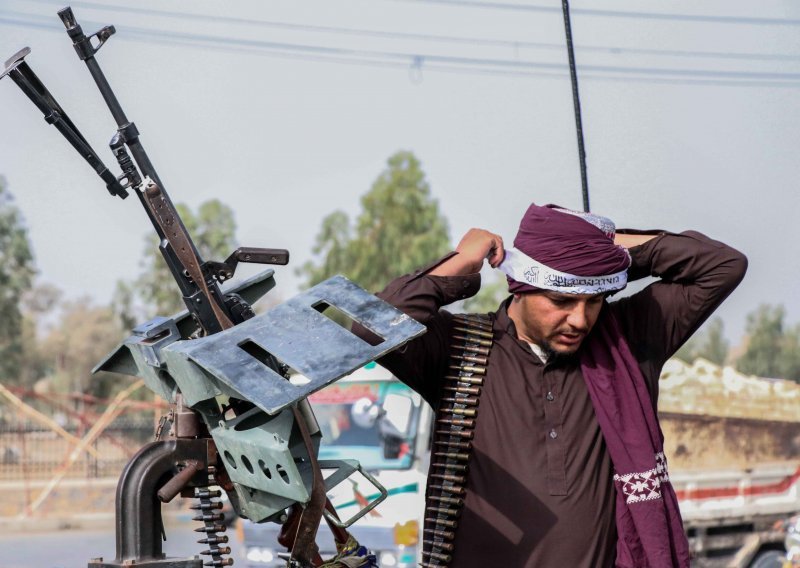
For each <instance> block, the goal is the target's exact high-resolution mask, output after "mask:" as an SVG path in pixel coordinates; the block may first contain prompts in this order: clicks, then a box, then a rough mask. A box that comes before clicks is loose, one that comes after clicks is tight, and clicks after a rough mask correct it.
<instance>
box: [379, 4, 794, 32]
mask: <svg viewBox="0 0 800 568" xmlns="http://www.w3.org/2000/svg"><path fill="white" fill-rule="evenodd" d="M394 1H395V2H415V3H423V4H444V5H449V6H458V7H467V8H488V9H492V10H514V11H523V12H542V13H559V10H560V9H559V8H557V7H553V6H538V5H535V4H509V3H506V2H490V1H485V0H394ZM572 12H573V13H575V14H583V15H585V16H602V17H613V18H636V19H643V20H677V21H682V22H706V23H717V24H747V25H755V26H798V25H800V19H796V18H786V19H783V18H756V17H749V16H708V15H703V14H668V13H663V12H632V11H625V10H600V9H595V8H576V9H573V10H572Z"/></svg>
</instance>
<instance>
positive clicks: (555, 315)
mask: <svg viewBox="0 0 800 568" xmlns="http://www.w3.org/2000/svg"><path fill="white" fill-rule="evenodd" d="M604 297H605V296H604V294H561V293H559V292H552V291H549V290H544V291H542V292H533V293H527V294H516V295H515V296H514V300H513V301H512V302H511V305H510V306H509V309H508V314H509V316H510V317H511V319H512V320H513V321H514V324H515V325H516V328H517V336H518V337H519V339H522V340H523V341H528V342H530V343H536V344H537V345H539V347H541V348H542V349H544V350H545V351H551V352H553V353H555V354H557V355H570V354H572V353H575V352H576V351H577V350H578V348H579V347H580V346H581V343H583V340H584V339H586V336H587V335H588V334H589V332H590V331H591V330H592V327H594V324H595V322H597V318H598V316H599V315H600V309H601V308H602V307H603V299H604Z"/></svg>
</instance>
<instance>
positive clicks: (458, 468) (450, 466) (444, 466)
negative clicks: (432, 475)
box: [431, 462, 467, 473]
mask: <svg viewBox="0 0 800 568" xmlns="http://www.w3.org/2000/svg"><path fill="white" fill-rule="evenodd" d="M431 466H432V467H440V468H442V469H449V470H452V471H460V472H461V473H464V472H466V471H467V466H465V465H459V464H456V463H442V462H433V463H432V464H431Z"/></svg>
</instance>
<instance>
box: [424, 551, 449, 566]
mask: <svg viewBox="0 0 800 568" xmlns="http://www.w3.org/2000/svg"><path fill="white" fill-rule="evenodd" d="M422 556H430V557H431V558H434V559H436V560H441V561H442V562H447V563H448V564H449V563H450V561H451V560H452V557H451V556H450V555H449V554H439V553H438V552H425V551H423V552H422Z"/></svg>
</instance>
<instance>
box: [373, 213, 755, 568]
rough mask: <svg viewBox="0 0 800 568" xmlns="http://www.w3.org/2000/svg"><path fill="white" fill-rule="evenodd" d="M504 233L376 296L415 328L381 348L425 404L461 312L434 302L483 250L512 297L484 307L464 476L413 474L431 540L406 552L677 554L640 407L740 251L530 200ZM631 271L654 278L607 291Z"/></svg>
mask: <svg viewBox="0 0 800 568" xmlns="http://www.w3.org/2000/svg"><path fill="white" fill-rule="evenodd" d="M514 245H515V247H514V248H509V249H506V248H505V247H504V244H503V241H502V239H501V238H500V237H499V236H498V235H495V234H493V233H490V232H488V231H484V230H480V229H472V230H470V231H469V232H468V233H467V234H466V235H465V236H464V237H463V239H462V240H461V242H460V243H459V245H458V247H457V249H456V251H455V252H454V253H451V254H450V255H448V256H446V257H444V258H443V259H440V260H439V261H437V262H436V263H434V264H433V265H432V266H430V267H428V268H426V269H423V270H419V271H417V272H416V273H414V274H409V275H406V276H403V277H401V278H398V279H397V280H395V281H394V282H392V283H391V284H390V285H389V286H388V287H387V288H386V289H385V290H384V291H383V292H382V293H381V294H379V296H380V297H381V298H383V299H384V300H386V301H388V302H390V303H391V304H393V305H395V306H396V307H398V308H399V309H401V310H403V311H404V312H406V313H407V314H409V315H410V316H412V317H414V318H415V319H417V320H418V321H420V322H422V323H424V324H425V325H426V326H427V328H428V331H427V333H426V334H425V335H424V336H422V337H420V338H418V339H417V340H415V341H413V342H411V343H409V344H408V345H407V346H405V348H403V349H401V350H399V351H396V352H393V353H391V354H390V355H388V356H386V357H385V358H384V359H382V360H381V363H382V364H383V365H384V366H386V367H387V368H388V369H389V370H391V371H392V372H393V373H394V374H395V375H396V376H397V377H399V378H400V379H401V380H402V381H404V382H406V383H407V384H408V385H409V386H411V387H412V388H414V389H415V390H417V391H418V392H419V393H420V394H422V395H423V397H424V398H425V399H426V400H427V401H428V402H429V403H430V404H431V405H432V406H433V407H434V408H436V409H438V408H439V407H440V406H442V400H443V399H446V400H448V401H451V402H449V403H448V404H451V403H452V401H453V400H456V401H458V400H459V399H457V398H456V399H454V398H453V395H452V393H451V392H449V391H454V390H459V389H456V388H454V387H453V386H450V385H453V384H457V383H455V382H454V381H456V380H457V377H453V376H452V363H453V360H452V357H454V356H455V357H458V355H454V351H453V350H454V349H455V345H454V340H453V337H454V335H457V334H458V333H459V332H458V331H456V330H455V329H454V328H456V327H463V324H459V323H457V322H456V319H455V318H454V316H453V315H452V314H450V313H449V312H447V311H445V310H441V311H440V307H442V306H444V305H447V304H450V303H452V302H454V301H456V300H459V299H462V298H467V297H470V296H472V295H474V294H475V293H476V292H477V291H478V289H479V287H480V276H479V274H478V272H479V271H480V269H481V267H482V266H483V263H484V262H485V261H487V260H488V262H489V264H490V265H491V266H492V267H495V268H500V269H501V270H503V271H504V272H505V273H506V274H507V277H508V281H509V290H510V292H511V294H512V296H511V297H510V298H508V299H507V300H506V301H505V302H504V303H503V304H502V305H501V306H500V308H499V309H498V310H497V312H495V313H492V314H489V319H490V322H491V323H490V326H491V327H490V328H488V329H490V335H489V336H490V337H491V338H492V339H491V351H490V353H489V357H488V365H487V368H488V370H487V372H486V376H485V381H483V384H482V387H481V392H480V396H479V401H478V402H479V403H480V404H479V406H478V407H477V416H476V417H475V422H474V431H473V432H470V433H469V435H468V436H467V435H465V436H463V437H464V438H471V441H470V442H468V443H466V444H461V446H462V447H467V448H468V450H469V457H468V460H469V461H468V470H467V474H466V475H465V476H464V477H453V476H449V477H448V476H444V475H437V476H436V477H437V478H439V479H449V480H450V486H449V487H444V488H443V486H442V484H441V483H439V482H437V483H436V484H434V482H433V481H432V479H431V478H432V477H433V476H431V477H429V483H428V491H427V496H428V504H427V505H428V509H427V512H426V517H428V521H427V522H426V540H428V539H429V540H431V541H434V542H435V543H436V545H435V547H434V548H431V546H430V544H428V546H427V550H426V551H425V554H424V557H423V562H424V563H425V564H427V565H430V566H438V565H441V566H452V567H454V568H470V567H478V566H480V567H503V568H506V567H508V568H517V567H520V568H522V567H537V568H538V567H559V568H560V567H566V566H569V567H586V568H594V567H598V566H625V567H637V568H638V567H644V566H649V567H662V566H664V567H669V566H688V565H689V560H688V558H689V553H688V546H687V542H686V537H685V536H684V534H683V530H682V526H681V520H680V513H679V511H678V507H677V501H676V498H675V493H674V491H673V490H672V487H671V485H670V484H669V478H668V473H667V470H666V461H665V459H664V454H663V439H662V436H661V431H660V428H659V426H658V422H657V418H656V413H655V405H656V401H657V398H658V377H659V374H660V371H661V368H662V365H663V364H664V362H665V361H666V360H667V359H668V358H669V357H670V356H671V355H672V354H673V353H674V352H675V351H676V350H677V349H678V348H679V347H680V346H681V344H683V343H684V342H685V341H686V339H687V338H689V336H690V335H691V334H692V333H693V332H694V331H695V330H697V328H698V327H699V326H700V325H701V323H702V322H703V321H704V320H706V319H707V318H708V316H709V315H710V314H711V313H712V312H713V311H714V309H715V308H716V307H717V306H718V305H719V304H720V303H721V302H722V301H723V300H724V299H725V297H726V296H727V295H728V294H730V292H731V291H732V290H733V289H734V288H735V287H736V285H737V284H738V283H739V282H740V280H741V279H742V277H743V276H744V272H745V270H746V265H747V261H746V259H745V257H744V256H743V255H742V254H741V253H739V252H737V251H736V250H734V249H732V248H730V247H727V246H725V245H723V244H721V243H719V242H716V241H713V240H711V239H709V238H707V237H705V236H703V235H701V234H700V233H696V232H685V233H681V234H671V233H666V232H650V233H632V232H625V234H615V227H614V224H613V223H612V222H611V221H610V220H608V219H606V218H604V217H599V216H596V215H591V214H581V213H576V212H572V211H568V210H565V209H561V208H558V207H555V206H546V207H539V206H536V205H531V207H530V208H529V209H528V211H527V212H526V214H525V216H524V217H523V219H522V222H521V224H520V228H519V232H518V234H517V237H516V239H515V241H514ZM645 276H655V277H658V278H660V280H658V281H656V282H654V283H652V284H650V285H649V286H648V287H647V288H645V289H644V290H642V291H640V292H638V293H636V294H634V295H632V296H630V297H627V298H622V299H620V300H617V301H614V302H608V301H607V298H608V296H609V295H611V294H613V293H614V292H616V291H618V290H621V289H622V288H624V287H625V285H626V283H627V280H628V279H629V278H630V279H637V278H642V277H645ZM459 321H463V320H459ZM462 335H463V334H462ZM462 390H465V389H462ZM456 396H459V395H456ZM461 400H462V401H463V400H464V399H461ZM475 404H477V403H475ZM450 422H451V423H459V424H461V423H466V422H463V421H459V420H451V421H450ZM444 434H445V433H444V432H442V431H441V430H440V433H439V434H438V435H444ZM438 443H441V441H439V442H438ZM451 455H454V454H451ZM454 480H455V481H454ZM459 484H463V485H464V487H460V486H459ZM434 485H435V486H436V487H438V488H439V490H442V489H444V490H446V492H444V493H437V492H436V490H434V489H432V487H434ZM460 496H463V497H464V499H463V506H462V508H461V510H460V511H459V512H457V513H456V512H453V510H452V509H450V512H449V513H448V512H447V511H448V507H450V506H449V505H448V506H442V503H443V502H444V503H456V502H460ZM443 511H444V512H443ZM448 514H450V515H451V516H454V517H455V516H457V519H455V518H450V517H448Z"/></svg>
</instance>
